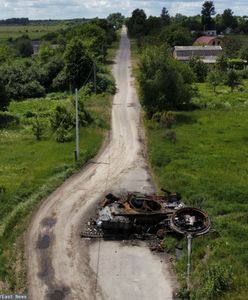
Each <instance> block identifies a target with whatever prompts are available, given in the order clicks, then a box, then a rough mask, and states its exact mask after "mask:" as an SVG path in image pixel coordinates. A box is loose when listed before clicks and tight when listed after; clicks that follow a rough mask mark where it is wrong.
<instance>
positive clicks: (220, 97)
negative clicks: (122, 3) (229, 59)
mask: <svg viewBox="0 0 248 300" xmlns="http://www.w3.org/2000/svg"><path fill="white" fill-rule="evenodd" d="M244 86H245V87H247V82H245V83H244ZM198 87H199V94H198V96H197V97H196V98H195V99H194V101H195V102H197V104H198V105H199V104H200V105H202V108H203V109H202V110H195V111H193V112H182V113H179V112H175V113H174V114H175V118H176V123H175V124H174V125H173V127H172V129H170V130H169V129H166V128H164V127H163V126H161V125H160V124H159V123H157V122H155V121H151V120H150V121H149V120H146V128H147V137H148V153H149V158H150V163H151V167H152V170H153V173H154V178H155V181H156V183H157V186H158V189H160V188H162V187H163V188H166V189H168V190H171V191H177V192H181V193H182V197H183V201H184V202H185V203H186V204H188V205H195V206H197V207H200V208H202V209H204V210H206V211H208V213H209V215H210V217H211V220H212V223H213V229H212V231H211V233H210V234H208V235H207V236H204V237H201V238H196V239H194V242H193V269H192V277H191V284H192V286H193V289H192V299H236V300H237V299H242V300H244V299H247V292H248V272H247V270H248V253H247V247H248V213H247V212H248V201H247V200H248V185H247V183H248V152H247V149H248V131H247V128H248V106H247V99H248V97H247V92H245V91H243V92H240V91H236V92H234V93H230V91H229V90H226V89H224V88H223V87H222V88H221V87H219V88H218V94H217V95H216V94H214V93H213V92H212V91H211V89H210V88H209V87H208V86H207V85H206V84H199V85H198ZM168 132H173V136H174V137H175V138H173V139H170V138H169V137H170V134H168ZM164 243H165V247H166V249H167V250H168V251H171V253H174V251H175V246H176V245H178V244H179V245H181V246H183V251H184V254H185V256H184V258H183V260H182V261H178V262H176V264H175V267H176V269H177V271H178V278H179V279H180V281H181V282H185V281H184V280H185V277H184V276H185V275H184V274H185V273H184V272H185V265H186V250H187V247H186V241H185V240H181V239H175V238H174V239H173V238H169V237H168V238H165V242H164ZM218 291H219V292H218ZM222 293H225V294H224V295H222Z"/></svg>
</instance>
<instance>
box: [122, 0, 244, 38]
mask: <svg viewBox="0 0 248 300" xmlns="http://www.w3.org/2000/svg"><path fill="white" fill-rule="evenodd" d="M199 10H200V11H201V13H200V14H198V15H195V16H185V15H183V14H180V13H177V14H176V15H175V16H170V14H169V11H168V10H167V9H166V7H163V8H162V11H161V15H160V16H159V17H155V16H149V17H147V15H146V13H145V11H144V10H143V9H136V10H134V11H133V13H132V16H131V17H130V18H129V19H128V20H127V26H128V29H129V34H130V36H131V37H139V36H143V35H147V34H149V33H151V32H154V31H156V30H159V29H160V28H161V27H162V26H164V25H169V24H176V25H180V26H182V27H183V28H185V29H187V30H189V31H195V34H196V35H197V34H201V31H203V30H216V31H217V33H221V32H224V31H225V30H226V29H229V31H233V32H234V33H248V17H247V16H236V15H235V14H234V12H233V11H232V9H230V8H226V9H225V10H224V11H223V13H222V14H217V13H216V10H215V5H214V2H213V1H205V2H204V3H203V4H202V7H201V8H200V7H199Z"/></svg>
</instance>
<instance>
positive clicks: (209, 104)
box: [193, 80, 248, 110]
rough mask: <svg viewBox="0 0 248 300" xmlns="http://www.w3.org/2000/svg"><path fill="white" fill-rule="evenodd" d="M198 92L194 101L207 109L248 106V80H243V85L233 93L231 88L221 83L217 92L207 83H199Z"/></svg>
mask: <svg viewBox="0 0 248 300" xmlns="http://www.w3.org/2000/svg"><path fill="white" fill-rule="evenodd" d="M197 89H198V93H197V95H196V96H195V97H194V98H193V103H195V104H196V105H198V106H199V107H200V108H207V109H225V110H228V109H233V108H235V107H236V108H244V109H247V108H248V80H243V81H242V86H241V87H240V88H239V89H235V90H234V92H233V93H231V92H230V88H229V87H227V86H224V85H220V86H218V87H217V88H216V93H214V91H213V89H212V88H211V87H210V86H209V85H208V84H207V83H199V84H197Z"/></svg>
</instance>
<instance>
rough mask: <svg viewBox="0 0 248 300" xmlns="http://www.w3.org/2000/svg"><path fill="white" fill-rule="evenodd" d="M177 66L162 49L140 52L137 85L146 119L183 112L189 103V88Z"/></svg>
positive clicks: (164, 49) (149, 48)
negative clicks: (163, 113)
mask: <svg viewBox="0 0 248 300" xmlns="http://www.w3.org/2000/svg"><path fill="white" fill-rule="evenodd" d="M177 66H178V64H177V62H176V61H175V60H174V59H173V58H172V57H171V55H170V54H169V50H168V49H167V48H166V47H164V46H162V47H161V46H160V47H154V46H150V47H147V48H146V49H145V50H144V51H143V53H142V55H141V59H140V64H139V75H138V81H139V85H140V90H141V100H142V104H143V105H144V108H145V110H146V112H147V115H148V117H150V118H151V117H152V116H153V114H155V113H156V112H163V111H168V110H172V109H176V110H180V109H185V108H187V106H188V104H189V103H190V99H191V86H190V84H188V83H186V82H185V80H184V74H182V73H181V71H179V70H178V69H177ZM185 68H187V66H185ZM182 70H183V69H182Z"/></svg>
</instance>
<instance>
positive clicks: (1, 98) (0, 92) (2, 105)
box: [0, 78, 10, 110]
mask: <svg viewBox="0 0 248 300" xmlns="http://www.w3.org/2000/svg"><path fill="white" fill-rule="evenodd" d="M9 102H10V100H9V98H8V97H7V94H6V89H5V86H4V83H3V80H2V79H1V78H0V110H6V109H7V107H8V105H9Z"/></svg>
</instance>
